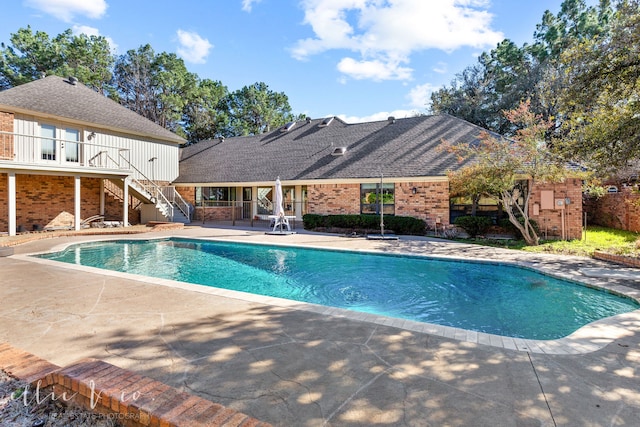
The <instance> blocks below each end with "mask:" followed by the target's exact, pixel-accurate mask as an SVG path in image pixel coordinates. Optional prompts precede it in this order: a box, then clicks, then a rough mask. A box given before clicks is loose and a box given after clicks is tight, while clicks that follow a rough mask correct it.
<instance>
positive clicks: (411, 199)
mask: <svg viewBox="0 0 640 427" xmlns="http://www.w3.org/2000/svg"><path fill="white" fill-rule="evenodd" d="M414 188H415V189H416V194H413V189H414ZM395 204H396V206H395V208H396V215H398V216H410V217H414V218H420V219H423V220H425V221H426V222H427V224H429V225H430V226H433V225H434V224H435V223H436V221H438V219H439V223H440V224H442V225H448V224H449V183H448V182H446V181H441V182H403V183H398V184H396V185H395Z"/></svg>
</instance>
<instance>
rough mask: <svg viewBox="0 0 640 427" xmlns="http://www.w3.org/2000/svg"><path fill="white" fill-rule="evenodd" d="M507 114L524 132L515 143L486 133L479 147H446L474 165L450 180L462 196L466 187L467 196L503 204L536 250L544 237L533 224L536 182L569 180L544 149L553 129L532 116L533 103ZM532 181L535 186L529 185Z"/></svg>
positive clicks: (451, 176) (540, 118)
mask: <svg viewBox="0 0 640 427" xmlns="http://www.w3.org/2000/svg"><path fill="white" fill-rule="evenodd" d="M504 114H505V118H506V120H508V121H509V122H510V123H513V124H514V125H515V126H517V127H518V129H519V130H518V131H517V132H516V135H515V137H514V138H513V139H506V138H497V137H495V136H493V135H492V134H490V133H489V132H482V133H481V135H480V139H479V141H478V143H477V144H470V145H451V144H447V148H448V149H449V150H450V151H451V152H453V153H456V154H457V155H458V157H459V160H461V161H463V160H467V161H470V162H469V164H468V165H466V166H463V167H461V168H460V169H459V170H458V171H452V172H450V173H449V177H450V179H451V182H452V183H453V189H454V191H463V190H462V188H463V187H462V183H463V182H466V186H467V187H468V189H469V190H468V191H467V192H466V193H464V192H463V194H465V195H468V196H472V197H473V196H475V195H484V196H486V197H490V198H493V199H496V200H498V202H499V203H500V204H501V205H502V207H503V209H504V211H505V212H506V213H507V215H508V217H509V221H510V222H511V224H513V226H514V227H516V228H517V229H518V230H519V231H520V233H522V236H523V237H524V239H525V241H526V242H527V244H529V245H537V244H538V241H539V236H538V235H537V233H536V231H535V228H534V227H533V225H532V223H531V221H530V220H529V198H530V188H531V187H532V186H533V185H534V184H535V183H536V182H547V181H551V182H558V181H560V180H561V179H563V178H564V177H565V176H566V173H567V170H566V169H565V168H564V166H563V165H562V164H559V163H558V162H557V161H554V159H553V156H552V155H551V152H550V150H549V148H548V147H547V145H546V144H545V143H544V136H545V133H546V132H547V129H548V128H549V127H550V126H551V123H550V122H549V121H546V120H544V119H543V118H542V117H541V116H540V115H536V114H534V113H532V112H531V111H530V103H529V102H528V101H527V102H523V103H521V104H520V106H519V107H518V108H517V109H514V110H510V111H507V112H505V113H504ZM463 180H466V181H463ZM527 181H528V182H529V183H530V184H531V185H527V184H526V182H527ZM520 199H521V200H522V204H520V203H519V200H520Z"/></svg>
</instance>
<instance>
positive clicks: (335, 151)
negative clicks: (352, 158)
mask: <svg viewBox="0 0 640 427" xmlns="http://www.w3.org/2000/svg"><path fill="white" fill-rule="evenodd" d="M346 152H347V147H336V148H334V149H333V151H332V152H331V155H332V156H344V153H346Z"/></svg>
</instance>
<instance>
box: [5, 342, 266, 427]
mask: <svg viewBox="0 0 640 427" xmlns="http://www.w3.org/2000/svg"><path fill="white" fill-rule="evenodd" d="M0 369H2V370H4V371H6V372H7V373H9V374H10V375H12V376H14V377H16V378H19V379H21V380H23V381H26V382H28V383H30V384H31V386H32V387H34V390H32V393H34V392H36V393H38V392H40V393H41V396H42V397H45V396H47V395H49V394H50V393H52V392H53V393H54V395H55V397H56V399H63V400H64V401H65V402H69V401H70V402H73V403H75V404H78V405H80V406H82V407H83V408H85V409H88V410H91V411H94V412H96V413H100V414H105V415H108V416H110V417H111V418H113V419H117V420H118V422H120V423H122V424H124V425H125V426H131V427H138V426H145V427H146V426H176V427H177V426H194V427H195V426H221V425H224V426H228V427H269V426H270V424H268V423H264V422H261V421H259V420H257V419H255V418H252V417H250V416H248V415H246V414H243V413H241V412H238V411H236V410H234V409H230V408H226V407H224V406H222V405H220V404H217V403H213V402H210V401H208V400H205V399H203V398H201V397H198V396H195V395H192V394H189V393H186V392H181V391H178V390H177V389H175V388H173V387H169V386H168V385H166V384H163V383H161V382H159V381H156V380H153V379H151V378H148V377H145V376H142V375H139V374H136V373H134V372H132V371H129V370H127V369H122V368H119V367H117V366H114V365H111V364H110V363H107V362H104V361H102V360H98V359H82V360H79V361H77V362H75V363H72V364H70V365H67V366H65V367H60V366H57V365H54V364H52V363H50V362H48V361H46V360H44V359H41V358H39V357H37V356H34V355H33V354H31V353H27V352H25V351H22V350H19V349H16V348H14V347H12V346H11V345H9V344H7V343H0ZM45 389H46V391H44V390H45Z"/></svg>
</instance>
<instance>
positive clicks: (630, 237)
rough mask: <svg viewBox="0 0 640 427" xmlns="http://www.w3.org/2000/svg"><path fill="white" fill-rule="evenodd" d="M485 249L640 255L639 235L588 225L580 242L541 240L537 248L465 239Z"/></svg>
mask: <svg viewBox="0 0 640 427" xmlns="http://www.w3.org/2000/svg"><path fill="white" fill-rule="evenodd" d="M465 242H468V243H478V244H481V245H485V246H493V247H501V248H508V249H519V250H523V251H527V252H546V253H554V254H565V255H582V256H592V255H593V252H594V251H600V252H607V253H612V254H616V255H627V256H640V234H639V233H634V232H632V231H624V230H615V229H612V228H605V227H598V226H590V227H587V230H586V232H583V233H582V240H570V241H564V240H542V241H540V244H539V245H538V246H527V245H526V244H525V242H524V241H522V240H504V241H502V240H471V239H470V240H465Z"/></svg>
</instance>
